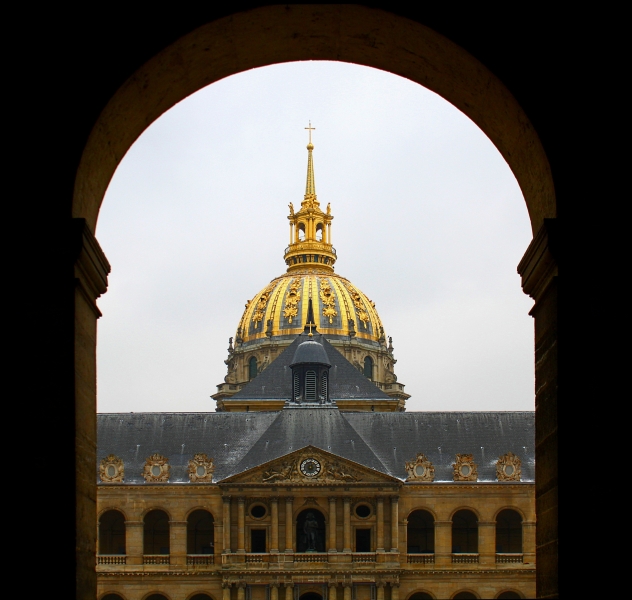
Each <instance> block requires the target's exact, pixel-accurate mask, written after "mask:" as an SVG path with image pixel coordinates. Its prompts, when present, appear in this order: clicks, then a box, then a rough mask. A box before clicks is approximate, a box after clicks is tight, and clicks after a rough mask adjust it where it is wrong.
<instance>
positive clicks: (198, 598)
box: [189, 594, 213, 600]
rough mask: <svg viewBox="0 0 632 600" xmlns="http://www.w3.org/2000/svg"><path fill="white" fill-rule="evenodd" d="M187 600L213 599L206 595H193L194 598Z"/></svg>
mask: <svg viewBox="0 0 632 600" xmlns="http://www.w3.org/2000/svg"><path fill="white" fill-rule="evenodd" d="M189 600H213V598H212V597H211V596H209V595H208V594H195V596H191V597H190V598H189Z"/></svg>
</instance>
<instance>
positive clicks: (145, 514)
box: [139, 506, 175, 523]
mask: <svg viewBox="0 0 632 600" xmlns="http://www.w3.org/2000/svg"><path fill="white" fill-rule="evenodd" d="M154 510H160V511H162V512H163V513H165V514H166V515H167V517H168V518H169V521H170V522H171V521H174V520H175V519H174V518H173V515H172V514H171V511H169V510H167V509H166V508H163V507H162V506H152V507H148V508H144V509H143V510H142V511H141V513H140V515H139V516H140V520H141V521H142V522H143V523H144V522H145V517H147V515H148V514H149V513H150V512H152V511H154Z"/></svg>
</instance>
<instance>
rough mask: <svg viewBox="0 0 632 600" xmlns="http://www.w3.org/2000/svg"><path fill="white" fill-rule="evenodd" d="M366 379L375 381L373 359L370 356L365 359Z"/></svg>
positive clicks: (364, 371) (364, 370)
mask: <svg viewBox="0 0 632 600" xmlns="http://www.w3.org/2000/svg"><path fill="white" fill-rule="evenodd" d="M362 372H363V373H364V376H365V377H368V378H369V379H371V380H373V359H372V358H371V357H370V356H367V357H366V358H365V359H364V369H363V370H362Z"/></svg>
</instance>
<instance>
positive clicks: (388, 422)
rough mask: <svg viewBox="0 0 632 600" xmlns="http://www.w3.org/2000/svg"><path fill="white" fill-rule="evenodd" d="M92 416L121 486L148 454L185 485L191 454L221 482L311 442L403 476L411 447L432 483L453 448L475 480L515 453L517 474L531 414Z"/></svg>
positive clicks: (527, 452)
mask: <svg viewBox="0 0 632 600" xmlns="http://www.w3.org/2000/svg"><path fill="white" fill-rule="evenodd" d="M97 423H98V449H97V452H98V459H99V460H100V459H102V458H104V457H106V456H108V455H109V454H114V455H116V456H118V457H120V458H121V459H122V460H123V461H124V464H125V483H129V484H144V479H143V477H142V472H143V467H144V464H145V460H146V458H147V457H148V456H151V455H152V454H154V453H156V452H157V453H159V454H162V455H163V456H166V457H167V458H168V459H169V464H170V465H171V476H170V480H169V481H170V482H171V483H183V484H185V483H188V481H189V478H188V474H187V467H188V463H189V460H191V459H192V458H193V455H194V454H196V453H199V452H204V453H206V454H207V455H208V456H209V457H212V458H213V459H214V461H215V466H216V469H215V473H214V478H213V480H214V481H220V482H221V480H222V479H225V478H227V477H229V476H232V475H235V474H236V473H241V472H243V471H245V470H247V469H252V468H254V467H256V466H257V465H262V464H264V463H266V462H269V461H271V460H274V459H276V458H279V457H281V456H284V455H286V454H290V453H292V452H294V451H295V450H299V449H301V448H304V447H306V446H309V445H312V446H315V447H318V448H321V449H322V450H324V451H327V452H331V453H332V454H335V455H337V456H340V457H342V458H346V459H348V460H351V461H353V462H355V463H358V464H360V465H363V466H365V467H368V468H370V469H375V470H376V471H379V472H381V473H385V474H387V475H391V476H394V477H397V478H398V479H400V480H402V481H403V480H404V479H405V478H406V471H405V469H404V463H405V462H406V461H408V460H411V459H414V457H415V456H416V454H417V453H418V452H422V453H424V454H425V455H426V456H427V458H428V459H429V460H430V461H431V462H432V463H433V465H434V467H435V482H441V481H445V482H450V481H452V480H453V471H452V463H454V462H455V457H456V454H457V453H458V454H473V456H474V461H475V462H476V464H477V465H478V480H479V481H490V482H493V481H496V466H495V465H496V461H497V460H498V458H499V456H501V455H503V454H506V453H507V452H513V453H514V454H515V455H517V456H518V457H519V458H520V459H521V461H522V481H527V482H533V481H534V478H535V427H534V425H535V414H534V413H533V412H404V413H397V412H392V413H373V412H356V413H354V412H341V411H339V410H338V409H337V408H335V407H331V408H318V409H312V408H309V409H308V408H304V409H303V408H292V409H284V410H282V411H276V412H272V411H271V412H249V413H118V414H99V415H97ZM97 473H98V465H97ZM97 477H98V475H97Z"/></svg>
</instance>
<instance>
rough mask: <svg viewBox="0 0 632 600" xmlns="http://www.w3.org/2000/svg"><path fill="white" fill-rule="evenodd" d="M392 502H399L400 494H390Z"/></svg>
mask: <svg viewBox="0 0 632 600" xmlns="http://www.w3.org/2000/svg"><path fill="white" fill-rule="evenodd" d="M389 498H390V499H391V502H399V496H389Z"/></svg>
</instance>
